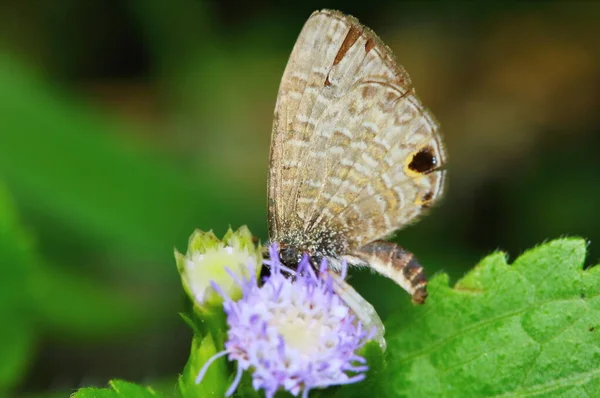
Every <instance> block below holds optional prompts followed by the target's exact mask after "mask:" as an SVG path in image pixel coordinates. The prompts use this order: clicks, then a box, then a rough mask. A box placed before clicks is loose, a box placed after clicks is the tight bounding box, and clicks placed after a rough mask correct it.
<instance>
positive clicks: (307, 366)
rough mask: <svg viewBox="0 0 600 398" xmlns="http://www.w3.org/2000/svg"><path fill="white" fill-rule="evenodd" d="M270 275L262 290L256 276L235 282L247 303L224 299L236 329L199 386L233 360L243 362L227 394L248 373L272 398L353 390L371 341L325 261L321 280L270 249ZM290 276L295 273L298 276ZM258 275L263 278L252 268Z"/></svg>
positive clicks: (304, 262) (308, 267)
mask: <svg viewBox="0 0 600 398" xmlns="http://www.w3.org/2000/svg"><path fill="white" fill-rule="evenodd" d="M269 254H270V259H271V260H270V261H266V262H265V263H266V264H268V265H269V266H270V268H271V276H269V277H268V278H266V279H265V280H264V281H263V283H262V285H261V286H259V284H258V283H257V281H256V278H245V279H243V280H240V279H239V278H238V277H237V276H235V275H234V274H232V278H234V279H236V281H237V283H238V284H239V285H240V286H241V287H242V294H243V297H242V298H241V299H240V300H239V301H233V300H231V299H230V298H229V297H227V296H226V295H225V293H223V291H222V290H221V289H220V288H219V287H218V286H217V285H216V284H214V286H213V288H214V289H215V290H216V291H218V292H220V294H222V295H223V296H224V299H225V301H224V303H223V306H224V309H225V312H226V314H227V324H228V327H229V330H228V334H227V336H228V338H227V341H226V343H225V350H224V351H221V352H220V353H217V354H216V355H214V356H213V357H212V358H211V359H210V360H208V361H207V362H206V363H205V364H204V366H203V368H202V369H201V370H200V373H199V374H198V377H197V378H196V383H199V382H200V381H201V380H202V378H203V377H204V374H205V373H206V370H207V369H208V367H209V366H210V364H211V363H212V362H213V361H214V360H216V359H217V358H219V357H221V356H225V355H227V356H228V358H229V360H230V361H237V374H236V377H235V379H234V381H233V383H232V385H231V387H230V388H229V389H228V391H227V393H226V395H227V396H229V395H231V394H233V392H234V391H235V389H236V388H237V386H238V385H239V382H240V380H241V376H242V373H243V371H244V370H248V369H250V371H251V372H252V379H253V387H254V388H255V389H256V390H259V389H264V390H265V393H266V396H267V397H273V396H274V395H275V393H276V392H277V391H278V390H279V389H284V390H287V391H289V392H290V393H292V394H293V395H294V396H297V395H298V394H299V393H300V392H302V396H303V397H308V392H309V391H310V390H311V389H313V388H319V387H327V386H332V385H340V384H349V383H355V382H358V381H361V380H363V379H364V378H365V372H366V370H367V369H368V368H367V366H366V365H365V363H366V360H365V359H364V358H363V357H361V356H358V355H357V354H356V351H357V349H359V348H360V347H362V346H363V345H364V344H365V342H366V341H367V340H368V339H369V338H370V334H369V333H367V332H365V331H364V330H363V328H362V325H361V323H360V322H359V321H357V320H356V318H355V316H354V315H353V314H352V313H351V311H350V309H349V308H348V307H347V306H346V305H345V304H344V302H343V301H342V300H341V299H340V297H339V296H337V295H336V294H335V293H334V292H333V287H332V279H331V277H330V276H329V274H328V273H327V272H326V270H327V262H326V260H323V262H322V263H321V268H320V272H319V275H317V274H316V273H315V272H314V270H313V269H312V267H311V265H310V262H309V258H308V256H304V257H303V259H302V261H301V262H300V264H299V266H298V269H297V271H295V272H294V271H291V270H287V269H286V268H285V267H284V266H283V265H282V264H281V262H280V259H279V253H278V247H277V245H276V244H273V245H271V246H270V247H269ZM282 270H283V271H284V272H292V273H295V277H294V278H289V277H286V276H284V275H283V274H282ZM253 272H256V271H255V270H253Z"/></svg>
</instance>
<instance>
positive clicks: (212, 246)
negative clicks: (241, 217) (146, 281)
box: [175, 226, 262, 313]
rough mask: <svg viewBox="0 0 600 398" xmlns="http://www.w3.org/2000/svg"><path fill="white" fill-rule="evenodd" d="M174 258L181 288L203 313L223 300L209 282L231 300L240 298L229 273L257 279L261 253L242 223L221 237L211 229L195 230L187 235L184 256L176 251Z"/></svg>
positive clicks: (240, 292) (235, 284)
mask: <svg viewBox="0 0 600 398" xmlns="http://www.w3.org/2000/svg"><path fill="white" fill-rule="evenodd" d="M175 260H176V262H177V269H178V270H179V274H180V275H181V282H182V284H183V288H184V289H185V291H186V293H187V294H188V296H189V297H190V298H191V299H192V301H193V302H194V309H195V310H197V311H200V312H201V313H203V312H205V311H207V310H208V309H209V308H212V307H216V306H219V307H220V306H221V304H222V303H223V298H222V297H221V296H220V295H219V294H218V293H217V292H216V291H215V290H214V289H213V287H212V286H211V281H213V282H214V283H216V284H217V285H218V286H219V287H220V288H221V289H222V290H223V292H224V293H225V294H227V295H228V296H229V297H230V298H231V299H232V300H237V299H239V298H240V297H241V296H242V289H241V286H240V285H239V284H238V283H236V282H235V280H234V279H233V278H232V277H231V275H230V274H229V272H230V273H232V274H233V275H235V276H236V277H237V278H238V279H240V280H241V279H243V278H246V279H248V278H258V275H259V273H260V266H261V263H262V255H261V250H260V246H259V245H256V244H255V243H254V242H253V239H252V233H251V232H250V230H249V229H248V227H246V226H243V227H241V228H239V229H238V230H237V231H235V232H233V231H232V230H231V228H229V230H228V231H227V233H226V234H225V236H223V239H221V240H219V239H218V238H217V237H216V236H215V234H214V233H213V232H212V231H208V232H204V231H200V230H196V231H194V233H193V234H192V236H191V237H190V240H189V243H188V250H187V253H186V254H185V255H183V254H181V253H179V252H178V251H177V250H175ZM251 270H254V275H251ZM228 271H229V272H228Z"/></svg>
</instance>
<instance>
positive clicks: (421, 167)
mask: <svg viewBox="0 0 600 398" xmlns="http://www.w3.org/2000/svg"><path fill="white" fill-rule="evenodd" d="M437 163H438V162H437V158H436V157H435V155H434V153H433V150H432V149H431V148H429V147H427V148H424V149H421V150H420V151H419V152H417V153H415V154H414V155H413V158H412V160H411V162H410V163H409V164H408V168H409V169H410V170H412V171H414V172H417V173H421V174H427V173H430V172H431V171H433V170H434V169H435V167H436V166H437Z"/></svg>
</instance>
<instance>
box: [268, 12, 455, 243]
mask: <svg viewBox="0 0 600 398" xmlns="http://www.w3.org/2000/svg"><path fill="white" fill-rule="evenodd" d="M437 130H438V126H437V124H436V122H435V121H434V119H433V117H432V116H431V115H430V114H429V113H428V111H427V110H425V109H424V107H423V106H422V104H421V102H420V100H419V99H418V98H417V97H416V96H415V93H414V90H413V88H412V85H411V83H410V79H409V77H408V75H407V74H406V72H405V71H404V69H403V68H402V67H401V66H399V65H398V64H397V63H396V61H395V59H394V57H393V55H392V53H391V51H390V50H389V48H387V47H386V46H385V45H384V44H383V43H382V42H381V40H380V39H379V38H378V37H377V36H376V35H375V34H374V33H373V32H372V31H370V30H369V29H368V28H365V27H363V26H362V25H360V24H359V23H358V21H357V20H356V19H354V18H352V17H349V16H346V15H343V14H341V13H339V12H336V11H330V10H323V11H318V12H315V13H314V14H313V15H312V16H311V17H310V18H309V19H308V21H307V22H306V24H305V25H304V28H303V29H302V31H301V33H300V36H299V37H298V40H297V42H296V45H295V46H294V49H293V51H292V54H291V56H290V59H289V61H288V64H287V67H286V69H285V72H284V75H283V78H282V81H281V85H280V89H279V95H278V98H277V105H276V108H275V121H274V125H273V133H272V142H271V164H270V174H269V229H270V237H271V239H272V240H277V241H284V242H285V241H287V242H288V243H292V244H296V245H299V246H301V247H304V248H307V249H310V248H314V245H313V243H314V242H315V238H314V237H315V236H324V235H326V236H327V239H324V240H321V241H320V242H318V243H319V244H321V245H323V244H324V245H331V246H332V250H333V251H334V252H337V254H344V253H343V252H346V253H349V252H352V251H354V250H356V249H358V248H360V247H361V246H363V245H365V244H367V243H369V242H372V241H374V240H376V239H378V238H381V237H385V236H387V235H389V234H391V233H392V232H394V231H395V230H397V229H398V228H400V227H402V226H403V225H405V224H407V223H409V222H410V221H412V220H413V219H414V218H415V217H417V216H418V215H419V214H420V213H421V212H422V210H423V208H425V207H428V206H429V205H430V204H432V203H433V202H434V201H435V200H436V199H437V198H438V197H439V196H440V195H441V193H442V190H443V186H444V185H443V182H444V171H442V170H438V168H439V167H440V166H442V165H443V163H444V161H445V154H444V148H443V145H442V142H441V139H440V137H439V135H438V133H437Z"/></svg>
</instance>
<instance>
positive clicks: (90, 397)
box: [73, 380, 163, 398]
mask: <svg viewBox="0 0 600 398" xmlns="http://www.w3.org/2000/svg"><path fill="white" fill-rule="evenodd" d="M109 384H110V386H111V388H82V389H81V390H79V391H77V392H76V393H75V394H73V398H159V397H162V396H163V395H161V394H159V393H157V392H156V391H154V390H153V389H152V388H150V387H142V386H139V385H137V384H134V383H129V382H127V381H123V380H112V381H110V383H109Z"/></svg>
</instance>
